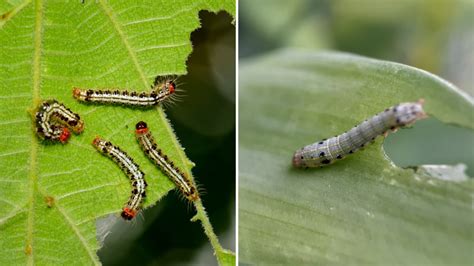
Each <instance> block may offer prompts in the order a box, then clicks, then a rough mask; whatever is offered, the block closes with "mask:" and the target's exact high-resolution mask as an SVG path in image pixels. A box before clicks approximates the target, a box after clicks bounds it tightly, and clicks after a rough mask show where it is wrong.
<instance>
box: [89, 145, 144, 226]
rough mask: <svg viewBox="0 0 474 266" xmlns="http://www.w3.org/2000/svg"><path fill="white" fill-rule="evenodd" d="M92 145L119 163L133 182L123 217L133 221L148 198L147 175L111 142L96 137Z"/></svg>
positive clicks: (123, 210)
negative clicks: (146, 191) (144, 199)
mask: <svg viewBox="0 0 474 266" xmlns="http://www.w3.org/2000/svg"><path fill="white" fill-rule="evenodd" d="M92 145H94V147H96V149H97V150H98V151H100V152H101V153H102V154H104V155H106V156H107V157H109V158H111V159H112V160H113V161H114V162H115V163H117V164H118V165H119V167H120V168H121V169H122V171H123V172H124V173H125V174H126V175H127V176H128V177H129V178H130V180H131V181H132V186H133V189H132V194H131V196H130V198H129V200H128V202H127V203H126V205H125V206H124V207H123V209H122V214H121V216H122V218H123V219H125V220H131V219H133V217H135V216H136V215H137V213H138V211H139V210H140V208H141V203H142V201H143V198H145V197H146V193H145V189H146V187H147V183H146V182H145V174H144V173H143V172H142V171H141V170H140V168H139V166H138V165H137V164H136V163H135V162H134V161H133V159H132V158H130V156H128V155H127V153H125V152H124V151H122V150H121V149H120V148H118V147H117V146H114V145H113V144H112V143H110V142H109V141H106V140H103V139H101V138H100V137H96V138H95V139H94V141H93V142H92Z"/></svg>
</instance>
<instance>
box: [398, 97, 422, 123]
mask: <svg viewBox="0 0 474 266" xmlns="http://www.w3.org/2000/svg"><path fill="white" fill-rule="evenodd" d="M423 103H424V100H423V99H420V100H418V102H414V103H401V104H399V105H398V106H395V107H393V111H394V113H396V117H397V121H396V122H397V124H399V125H400V126H406V125H410V124H413V123H414V122H415V121H417V120H419V119H423V118H426V117H427V115H426V113H425V112H424V111H423Z"/></svg>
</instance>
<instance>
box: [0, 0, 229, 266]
mask: <svg viewBox="0 0 474 266" xmlns="http://www.w3.org/2000/svg"><path fill="white" fill-rule="evenodd" d="M84 2H85V3H84V4H81V3H80V1H63V2H61V1H51V2H44V1H40V0H37V1H9V2H6V1H5V2H2V3H1V4H0V11H2V14H3V15H1V16H0V108H1V110H2V112H1V113H0V138H1V142H0V168H1V169H2V175H1V177H0V202H1V204H0V264H1V265H5V264H15V265H18V264H25V263H28V264H33V263H34V264H51V263H56V264H63V265H68V264H99V263H100V262H99V261H98V257H97V255H96V251H97V249H98V248H99V246H98V243H97V240H96V225H95V222H96V219H97V218H99V217H102V216H105V215H107V214H112V213H119V212H120V210H121V208H122V206H123V204H124V203H125V202H126V201H127V199H128V197H129V194H130V190H131V186H130V183H129V180H128V179H127V178H126V176H125V175H124V174H123V173H122V171H121V170H120V168H118V167H117V165H115V164H114V163H113V162H112V161H111V160H109V159H108V158H106V157H104V156H102V155H101V154H99V153H98V152H97V151H95V150H94V148H93V147H92V145H91V141H92V140H93V138H94V137H95V136H97V135H98V136H101V137H103V138H105V139H108V140H110V141H112V142H113V143H114V144H116V145H118V146H120V147H121V148H122V149H123V150H125V151H126V152H127V153H128V154H129V155H130V156H131V157H133V158H134V159H135V160H136V162H137V163H138V164H139V165H140V166H141V168H142V170H143V171H144V172H145V173H146V178H147V182H148V183H149V187H148V189H147V196H148V197H147V199H146V202H145V207H146V206H150V205H153V204H155V203H156V202H157V201H158V200H159V199H160V198H161V197H163V196H164V195H165V194H166V193H167V192H168V191H169V190H171V189H172V188H173V187H174V186H173V184H172V183H171V182H170V181H169V180H168V179H167V178H166V177H165V176H164V175H163V174H162V173H161V172H160V171H159V170H158V169H157V168H156V167H154V166H153V164H152V163H151V162H150V161H149V160H148V159H147V158H146V157H145V156H144V154H143V152H141V151H140V149H139V146H138V144H137V143H136V140H135V138H134V135H133V134H134V133H133V130H134V127H135V124H136V123H137V122H138V121H140V120H144V121H147V122H148V124H149V126H150V128H151V130H152V131H153V132H154V135H155V136H156V137H157V138H158V139H159V144H160V146H161V147H162V148H163V150H164V151H165V152H166V153H168V154H169V156H170V157H171V158H172V159H173V160H174V161H175V162H176V164H177V165H178V166H179V167H180V168H182V169H184V171H185V172H187V173H190V172H191V168H192V165H193V164H192V162H190V161H189V160H188V159H187V158H186V155H185V154H184V152H183V150H182V148H181V146H180V145H179V142H178V140H177V138H176V136H175V135H174V133H173V130H172V127H171V125H170V124H169V122H168V121H167V120H166V115H165V112H164V111H163V109H161V108H152V109H148V110H140V109H130V108H124V107H117V106H98V105H85V104H81V103H79V102H77V101H75V100H74V99H73V98H72V88H73V87H75V86H77V87H84V88H87V87H119V88H129V89H130V88H133V89H135V90H139V91H144V90H148V89H149V87H150V85H151V84H152V81H153V79H154V77H155V76H157V75H170V74H173V75H183V74H186V59H187V57H188V55H189V54H190V52H191V50H192V46H191V42H190V40H189V37H190V33H191V32H192V31H193V30H195V29H196V28H198V27H199V25H200V24H199V17H198V12H199V11H200V10H203V9H205V10H210V11H213V12H216V11H218V10H222V9H223V10H226V11H227V12H229V13H231V14H232V15H234V12H235V2H233V1H226V0H223V1H204V0H203V1H184V0H183V1H148V2H140V3H133V4H132V3H130V2H125V1H120V2H119V1H84ZM187 89H190V88H184V90H187ZM50 98H54V99H57V100H58V101H60V102H63V103H64V104H65V105H66V106H68V107H70V108H71V109H72V110H73V111H75V112H77V113H79V114H80V115H81V117H82V118H83V119H84V121H85V131H84V132H83V134H81V135H76V136H73V137H72V138H71V140H70V142H69V143H68V144H66V145H60V144H57V145H52V144H45V143H44V142H42V141H40V140H39V139H38V138H37V137H36V135H35V127H34V124H33V119H32V115H34V109H35V108H36V106H37V105H38V104H39V103H40V102H41V101H42V100H44V99H50ZM157 241H159V240H157Z"/></svg>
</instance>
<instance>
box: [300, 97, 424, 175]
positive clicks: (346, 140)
mask: <svg viewBox="0 0 474 266" xmlns="http://www.w3.org/2000/svg"><path fill="white" fill-rule="evenodd" d="M423 102H424V101H423V99H420V100H419V101H418V102H407V103H400V104H398V105H395V106H393V107H390V108H387V109H385V111H383V112H381V113H378V114H376V115H375V116H373V117H372V118H370V119H368V120H365V121H364V122H362V123H360V124H359V125H356V126H355V127H353V128H352V129H350V130H349V131H347V132H344V133H342V134H341V135H338V136H335V137H332V138H329V139H324V140H321V141H318V142H315V143H313V144H310V145H307V146H305V147H303V148H301V149H299V150H297V151H296V152H295V153H294V155H293V160H292V163H293V166H294V167H299V168H307V167H321V166H324V165H328V164H331V163H334V162H336V161H337V160H340V159H343V158H344V157H345V156H347V155H349V154H352V153H354V152H356V151H357V150H359V149H361V148H363V147H364V146H365V145H366V144H368V143H370V142H373V141H374V140H375V138H377V137H378V136H380V135H385V136H386V135H387V134H388V132H389V131H390V130H392V131H395V130H396V129H397V128H399V127H405V126H409V125H411V124H413V123H415V122H416V121H417V120H420V119H423V118H426V117H427V115H426V113H425V112H424V111H423Z"/></svg>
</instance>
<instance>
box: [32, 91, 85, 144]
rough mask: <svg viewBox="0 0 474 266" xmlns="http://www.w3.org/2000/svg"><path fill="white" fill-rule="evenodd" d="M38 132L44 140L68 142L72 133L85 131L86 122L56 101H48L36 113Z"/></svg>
mask: <svg viewBox="0 0 474 266" xmlns="http://www.w3.org/2000/svg"><path fill="white" fill-rule="evenodd" d="M35 117H36V132H37V133H38V135H39V136H40V137H41V138H42V139H49V140H54V141H56V140H59V141H60V142H62V143H65V142H67V140H68V139H69V137H70V136H71V133H70V131H69V129H71V130H72V131H73V132H74V133H77V134H79V133H81V132H82V131H83V130H84V121H82V120H81V117H80V116H79V115H78V114H76V113H74V112H72V111H71V110H70V109H69V108H67V107H66V106H64V105H63V104H62V103H58V102H57V101H56V100H47V101H44V102H42V103H41V105H40V106H39V108H38V111H37V112H36V116H35Z"/></svg>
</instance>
